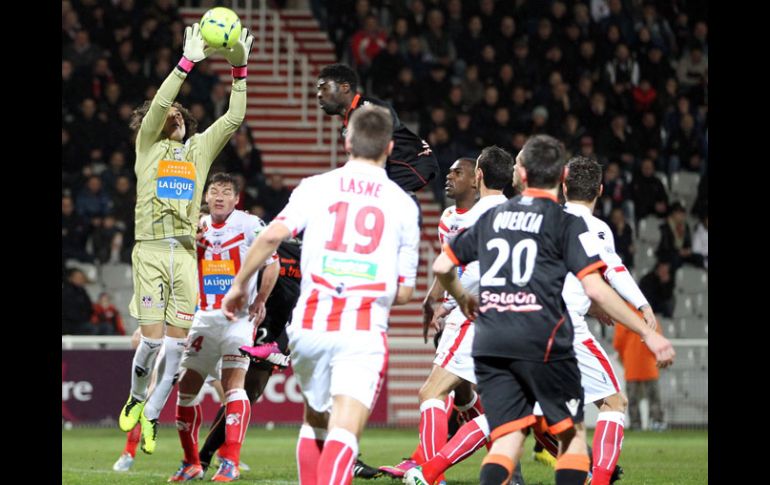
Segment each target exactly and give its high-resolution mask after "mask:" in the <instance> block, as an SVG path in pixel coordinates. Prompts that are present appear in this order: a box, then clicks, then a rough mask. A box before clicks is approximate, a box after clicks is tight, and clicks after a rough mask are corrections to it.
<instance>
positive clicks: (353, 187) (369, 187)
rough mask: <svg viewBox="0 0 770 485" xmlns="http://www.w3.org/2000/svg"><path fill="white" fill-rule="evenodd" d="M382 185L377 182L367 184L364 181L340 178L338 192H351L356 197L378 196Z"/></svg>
mask: <svg viewBox="0 0 770 485" xmlns="http://www.w3.org/2000/svg"><path fill="white" fill-rule="evenodd" d="M381 188H382V184H380V183H377V182H368V181H365V180H356V179H353V178H351V179H346V178H345V177H340V192H353V193H354V194H358V195H369V196H372V197H379V196H380V189H381Z"/></svg>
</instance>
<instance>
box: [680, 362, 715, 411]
mask: <svg viewBox="0 0 770 485" xmlns="http://www.w3.org/2000/svg"><path fill="white" fill-rule="evenodd" d="M682 390H683V391H684V397H685V400H686V401H690V402H695V403H706V404H708V399H709V376H708V372H707V371H703V370H700V369H695V370H685V371H683V372H682Z"/></svg>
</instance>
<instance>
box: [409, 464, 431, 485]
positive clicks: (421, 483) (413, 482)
mask: <svg viewBox="0 0 770 485" xmlns="http://www.w3.org/2000/svg"><path fill="white" fill-rule="evenodd" d="M404 483H405V484H406V485H430V484H429V483H428V482H427V481H426V480H425V477H424V476H423V475H422V467H421V466H416V467H414V468H410V469H409V470H407V472H406V473H405V474H404Z"/></svg>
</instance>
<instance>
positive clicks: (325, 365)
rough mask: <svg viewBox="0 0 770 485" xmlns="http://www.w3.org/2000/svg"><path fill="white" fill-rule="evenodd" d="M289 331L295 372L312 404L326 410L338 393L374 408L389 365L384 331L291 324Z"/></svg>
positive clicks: (321, 410) (292, 363) (316, 408)
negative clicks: (297, 326) (309, 328)
mask: <svg viewBox="0 0 770 485" xmlns="http://www.w3.org/2000/svg"><path fill="white" fill-rule="evenodd" d="M287 334H288V336H289V349H291V365H292V368H293V369H294V375H295V376H297V382H299V386H300V389H301V390H302V395H303V396H304V397H305V400H307V403H308V405H309V406H310V407H311V408H313V409H314V410H315V411H317V412H319V413H323V412H326V411H328V410H329V409H330V408H331V405H332V397H334V396H338V395H344V396H350V397H352V398H354V399H356V400H358V401H360V402H361V403H362V404H363V405H364V406H366V407H367V408H369V409H370V410H371V409H372V408H374V403H375V402H376V401H377V396H378V395H379V393H380V388H381V387H382V380H383V378H384V377H385V373H386V372H387V368H388V338H387V335H386V334H385V333H384V332H382V333H380V332H366V331H357V332H324V331H318V330H306V329H297V328H296V326H294V325H291V326H289V327H288V329H287Z"/></svg>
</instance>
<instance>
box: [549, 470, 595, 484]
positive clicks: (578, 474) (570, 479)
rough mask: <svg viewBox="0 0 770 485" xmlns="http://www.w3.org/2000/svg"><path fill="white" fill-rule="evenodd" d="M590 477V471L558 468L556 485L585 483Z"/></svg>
mask: <svg viewBox="0 0 770 485" xmlns="http://www.w3.org/2000/svg"><path fill="white" fill-rule="evenodd" d="M586 478H588V472H586V471H583V470H574V469H572V468H562V469H560V470H556V485H583V484H584V483H585V482H586Z"/></svg>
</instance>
